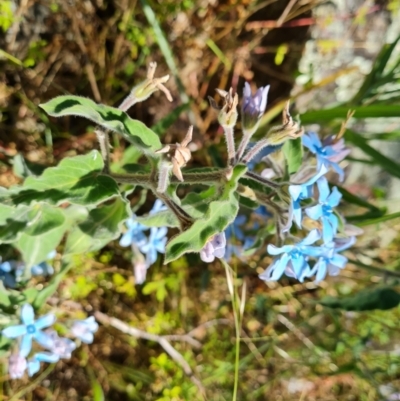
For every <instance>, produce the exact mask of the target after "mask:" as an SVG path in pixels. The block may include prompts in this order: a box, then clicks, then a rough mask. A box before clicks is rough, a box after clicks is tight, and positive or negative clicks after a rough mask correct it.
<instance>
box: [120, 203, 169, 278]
mask: <svg viewBox="0 0 400 401" xmlns="http://www.w3.org/2000/svg"><path fill="white" fill-rule="evenodd" d="M166 209H167V207H166V206H164V204H163V203H162V202H161V201H160V200H159V199H157V200H156V201H155V203H154V206H153V208H152V209H151V210H150V214H155V213H158V212H160V211H162V210H166ZM126 225H127V226H128V230H127V231H126V232H125V234H124V235H123V236H122V237H121V239H120V241H119V244H120V245H121V246H123V247H127V246H130V247H131V248H132V252H133V259H132V260H133V268H134V274H135V283H136V284H143V283H144V281H145V280H146V274H147V269H148V268H149V267H150V266H151V265H152V264H153V263H154V262H155V261H156V260H157V256H158V252H159V253H164V252H165V244H166V242H167V231H168V230H167V228H166V227H160V228H157V227H152V228H151V229H150V235H149V237H147V236H146V234H145V231H147V230H149V228H148V227H146V226H144V225H142V224H140V223H138V222H137V221H136V219H135V215H133V216H132V217H131V218H130V219H128V220H127V221H126Z"/></svg>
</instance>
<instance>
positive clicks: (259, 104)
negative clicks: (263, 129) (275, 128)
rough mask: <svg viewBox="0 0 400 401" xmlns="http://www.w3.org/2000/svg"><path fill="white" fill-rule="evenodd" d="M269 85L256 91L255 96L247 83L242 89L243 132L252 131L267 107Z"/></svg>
mask: <svg viewBox="0 0 400 401" xmlns="http://www.w3.org/2000/svg"><path fill="white" fill-rule="evenodd" d="M268 92H269V85H267V86H264V87H260V88H258V89H257V91H256V93H255V95H254V96H253V95H252V93H251V88H250V85H249V83H248V82H245V84H244V89H243V103H242V126H243V130H245V131H249V130H254V128H256V127H257V125H258V122H259V120H260V118H261V117H262V115H263V114H264V113H265V109H266V107H267V98H268Z"/></svg>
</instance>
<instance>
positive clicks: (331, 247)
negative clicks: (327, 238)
mask: <svg viewBox="0 0 400 401" xmlns="http://www.w3.org/2000/svg"><path fill="white" fill-rule="evenodd" d="M355 242H356V237H349V238H335V239H334V240H333V241H332V242H330V243H328V244H326V245H324V246H322V247H321V248H320V250H321V254H320V256H319V258H318V259H317V262H316V263H315V265H314V267H313V268H312V270H311V271H310V273H309V274H308V275H307V277H311V276H313V275H314V274H316V277H315V282H316V283H319V282H320V281H322V280H324V279H325V277H326V275H327V274H329V275H330V276H337V275H338V274H339V272H340V270H341V269H343V268H344V267H345V266H346V264H347V261H348V260H347V258H346V257H345V256H343V255H340V254H339V253H338V252H341V251H344V250H345V249H348V248H350V247H351V246H352V245H353V244H354V243H355Z"/></svg>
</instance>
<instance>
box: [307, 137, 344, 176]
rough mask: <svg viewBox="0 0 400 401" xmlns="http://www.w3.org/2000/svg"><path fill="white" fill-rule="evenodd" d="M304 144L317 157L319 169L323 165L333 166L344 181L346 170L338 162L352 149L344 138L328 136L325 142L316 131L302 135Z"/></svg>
mask: <svg viewBox="0 0 400 401" xmlns="http://www.w3.org/2000/svg"><path fill="white" fill-rule="evenodd" d="M302 142H303V145H304V146H305V147H306V148H308V149H310V151H311V152H312V153H314V154H315V156H316V157H317V163H318V169H320V168H321V166H322V165H325V166H326V167H332V168H333V169H334V170H335V171H336V172H337V173H338V174H339V179H340V181H343V178H344V171H343V169H342V168H341V167H340V166H339V164H338V162H340V161H341V160H343V159H344V158H345V157H346V156H347V155H348V154H349V153H350V149H348V148H346V147H345V145H344V140H343V138H341V139H339V140H338V141H335V140H334V139H333V137H328V138H327V139H325V140H324V141H323V142H321V140H320V139H319V137H318V135H317V134H316V133H315V132H308V133H306V134H305V135H303V137H302Z"/></svg>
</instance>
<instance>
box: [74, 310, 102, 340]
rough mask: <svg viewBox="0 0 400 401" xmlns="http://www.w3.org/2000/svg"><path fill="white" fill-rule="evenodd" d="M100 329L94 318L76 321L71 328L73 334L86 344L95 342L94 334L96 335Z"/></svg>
mask: <svg viewBox="0 0 400 401" xmlns="http://www.w3.org/2000/svg"><path fill="white" fill-rule="evenodd" d="M98 328H99V325H98V324H97V322H96V320H95V319H94V316H90V317H88V318H87V319H85V320H76V321H75V322H74V324H73V325H72V327H71V333H72V335H73V336H74V337H76V338H79V339H80V340H81V341H82V342H84V343H85V344H91V343H92V342H93V333H96V331H97V330H98Z"/></svg>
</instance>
